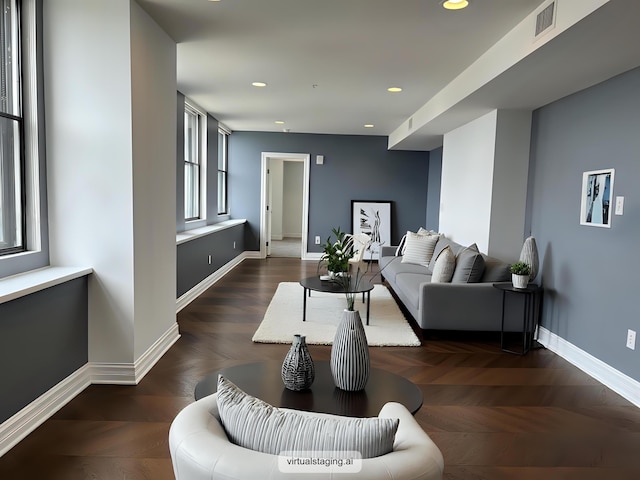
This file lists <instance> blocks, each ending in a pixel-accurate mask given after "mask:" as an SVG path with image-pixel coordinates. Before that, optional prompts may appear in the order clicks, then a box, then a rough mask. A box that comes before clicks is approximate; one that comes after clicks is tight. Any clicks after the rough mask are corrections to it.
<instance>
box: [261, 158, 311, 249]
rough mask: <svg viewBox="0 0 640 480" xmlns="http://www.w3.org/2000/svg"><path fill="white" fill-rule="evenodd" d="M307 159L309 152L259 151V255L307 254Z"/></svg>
mask: <svg viewBox="0 0 640 480" xmlns="http://www.w3.org/2000/svg"><path fill="white" fill-rule="evenodd" d="M309 161H310V154H302V153H275V152H263V153H262V161H261V184H262V185H261V215H260V257H261V258H266V257H268V256H272V255H283V256H284V255H285V254H283V252H286V256H295V257H297V258H302V259H304V258H305V257H306V256H307V238H308V225H309V213H308V212H309ZM274 245H276V246H277V249H275V251H274V248H272V247H274ZM292 246H293V248H294V250H293V252H292V251H291V247H292Z"/></svg>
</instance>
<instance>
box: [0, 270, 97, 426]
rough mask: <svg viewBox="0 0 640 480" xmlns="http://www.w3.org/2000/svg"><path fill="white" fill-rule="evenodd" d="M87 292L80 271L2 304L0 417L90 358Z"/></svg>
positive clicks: (61, 378) (37, 394)
mask: <svg viewBox="0 0 640 480" xmlns="http://www.w3.org/2000/svg"><path fill="white" fill-rule="evenodd" d="M87 298H88V294H87V277H82V278H78V279H75V280H72V281H70V282H66V283H63V284H60V285H57V286H54V287H50V288H47V289H45V290H42V291H40V292H36V293H32V294H31V295H27V296H25V297H21V298H18V299H16V300H12V301H10V302H7V303H3V304H0V319H2V321H1V322H0V365H3V368H2V369H1V370H0V385H2V392H3V394H2V395H0V423H2V422H4V421H5V420H7V419H8V418H10V417H11V416H12V415H14V414H15V413H17V412H18V411H20V410H21V409H22V408H24V407H25V406H27V405H28V404H29V403H31V402H32V401H34V400H35V399H36V398H38V397H39V396H40V395H42V394H43V393H45V392H46V391H47V390H49V389H50V388H52V387H53V386H55V385H56V384H57V383H59V382H60V381H62V380H63V379H65V378H66V377H68V376H69V375H71V374H72V373H73V372H75V371H76V370H78V369H79V368H80V367H82V366H83V365H85V364H86V363H87V361H88V346H87V345H88V344H87V336H88V327H87V325H88V302H87ZM7 393H8V394H7Z"/></svg>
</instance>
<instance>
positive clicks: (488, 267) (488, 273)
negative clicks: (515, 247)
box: [482, 255, 511, 282]
mask: <svg viewBox="0 0 640 480" xmlns="http://www.w3.org/2000/svg"><path fill="white" fill-rule="evenodd" d="M510 280H511V271H510V270H509V264H508V263H505V262H503V261H501V260H498V259H497V258H493V257H488V256H486V255H485V256H484V275H483V276H482V281H483V282H508V281H510Z"/></svg>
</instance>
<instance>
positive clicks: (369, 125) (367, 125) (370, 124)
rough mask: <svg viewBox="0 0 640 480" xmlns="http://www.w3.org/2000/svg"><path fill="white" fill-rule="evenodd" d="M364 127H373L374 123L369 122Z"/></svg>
mask: <svg viewBox="0 0 640 480" xmlns="http://www.w3.org/2000/svg"><path fill="white" fill-rule="evenodd" d="M364 128H373V123H367V124H366V125H365V126H364Z"/></svg>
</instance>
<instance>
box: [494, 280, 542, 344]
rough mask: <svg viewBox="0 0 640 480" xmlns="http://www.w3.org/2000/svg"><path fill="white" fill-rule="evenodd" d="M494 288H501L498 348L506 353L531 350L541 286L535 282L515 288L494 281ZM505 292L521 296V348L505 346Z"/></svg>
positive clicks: (538, 312)
mask: <svg viewBox="0 0 640 480" xmlns="http://www.w3.org/2000/svg"><path fill="white" fill-rule="evenodd" d="M493 286H494V288H497V289H498V290H502V323H501V324H500V348H501V349H502V350H503V351H505V352H508V353H515V354H516V355H524V354H526V353H527V352H529V350H531V345H532V344H533V337H534V335H535V333H536V327H537V326H538V321H539V318H540V304H541V303H542V291H543V289H542V287H540V286H538V285H536V284H535V283H530V284H529V285H527V286H526V287H525V288H515V287H514V286H513V285H512V284H510V283H494V284H493ZM507 294H511V295H520V296H523V297H524V299H523V303H524V306H523V312H522V349H521V350H511V349H510V348H507V342H506V338H505V337H506V335H505V329H504V317H505V308H504V307H505V300H506V297H507Z"/></svg>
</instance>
